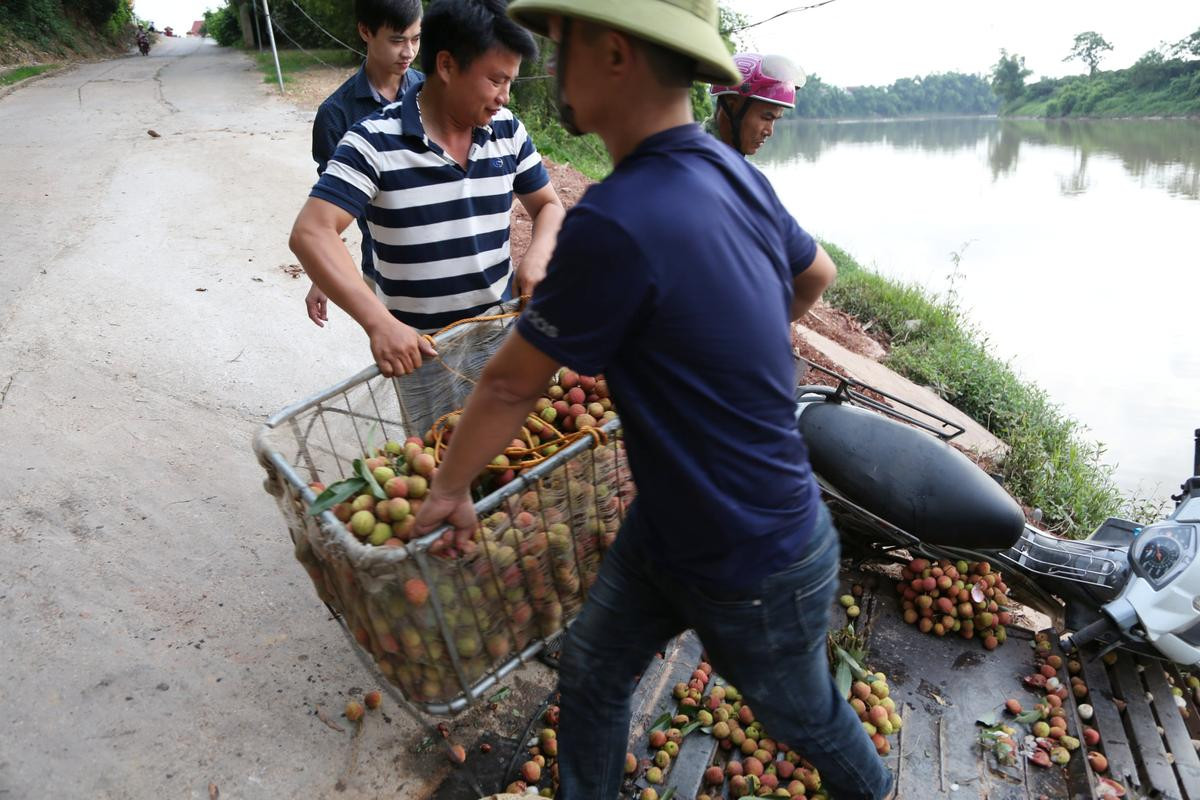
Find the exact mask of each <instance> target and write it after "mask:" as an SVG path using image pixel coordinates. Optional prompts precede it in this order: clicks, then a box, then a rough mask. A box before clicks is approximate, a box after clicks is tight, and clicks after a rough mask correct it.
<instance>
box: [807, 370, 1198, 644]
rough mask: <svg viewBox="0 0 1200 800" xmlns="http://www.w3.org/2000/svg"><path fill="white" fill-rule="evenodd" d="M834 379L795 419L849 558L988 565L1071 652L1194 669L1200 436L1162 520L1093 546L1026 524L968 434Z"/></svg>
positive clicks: (1125, 523) (1100, 533)
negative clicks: (962, 439) (1135, 656)
mask: <svg viewBox="0 0 1200 800" xmlns="http://www.w3.org/2000/svg"><path fill="white" fill-rule="evenodd" d="M822 371H824V370H822ZM829 374H830V375H833V376H834V377H835V378H836V379H837V380H838V382H839V385H838V386H836V387H834V386H821V385H805V386H800V387H798V389H797V391H796V401H797V410H796V415H797V424H798V426H799V428H800V431H801V433H802V434H803V436H804V439H805V442H806V443H807V445H808V450H809V458H810V461H811V463H812V467H813V471H814V473H815V475H816V477H817V481H818V483H819V485H820V487H821V490H822V493H823V495H824V498H825V501H826V504H827V505H828V507H829V509H830V511H831V512H832V514H833V517H834V520H835V521H836V523H837V526H838V529H839V530H840V531H841V534H842V537H843V541H844V542H845V545H844V546H845V548H846V550H847V552H848V553H857V555H858V556H859V557H860V558H861V560H864V561H866V560H880V559H886V558H888V557H894V556H893V551H895V550H899V549H904V550H907V551H908V552H909V554H910V555H912V556H916V555H917V554H920V555H922V556H925V557H928V558H932V559H943V558H945V559H950V560H953V561H958V560H967V561H988V562H990V563H992V564H994V565H995V566H996V567H997V568H999V569H1002V570H1004V572H1005V580H1006V582H1007V583H1008V584H1009V586H1010V589H1011V590H1012V594H1013V595H1015V596H1016V597H1017V598H1019V599H1020V600H1021V601H1022V602H1024V603H1026V604H1027V605H1029V606H1031V607H1033V608H1036V609H1038V610H1040V611H1043V612H1044V613H1046V614H1048V615H1049V616H1050V617H1051V619H1052V620H1054V621H1055V624H1056V627H1060V628H1062V630H1063V631H1066V632H1065V633H1061V632H1060V642H1061V644H1062V645H1063V647H1064V648H1065V649H1068V650H1069V649H1070V648H1072V647H1082V646H1083V645H1085V644H1089V643H1093V642H1095V643H1098V644H1100V645H1101V646H1102V647H1103V648H1104V650H1105V652H1107V650H1109V649H1114V648H1117V647H1120V648H1123V649H1127V650H1131V651H1134V652H1138V653H1141V654H1144V655H1150V656H1153V657H1156V658H1160V659H1167V660H1170V661H1174V662H1176V663H1178V664H1181V665H1185V666H1190V665H1193V664H1200V559H1198V558H1197V546H1198V544H1197V540H1198V538H1200V430H1197V431H1196V433H1195V436H1196V441H1195V455H1194V466H1193V473H1194V474H1193V475H1192V476H1191V477H1189V478H1188V479H1187V480H1186V481H1184V483H1183V485H1182V490H1181V492H1180V493H1179V494H1178V495H1173V496H1172V499H1173V500H1174V501H1175V508H1174V510H1173V511H1172V512H1171V513H1170V515H1169V516H1167V518H1166V519H1163V520H1161V521H1159V522H1155V523H1154V524H1151V525H1145V526H1142V525H1139V524H1137V523H1135V522H1131V521H1129V520H1124V519H1119V518H1115V517H1114V518H1110V519H1108V520H1106V521H1105V522H1104V523H1103V524H1102V525H1100V527H1099V528H1097V529H1096V530H1095V531H1094V532H1093V533H1092V534H1091V535H1090V536H1089V537H1087V538H1086V539H1082V540H1071V539H1064V538H1061V537H1058V536H1055V535H1053V534H1051V533H1048V532H1046V531H1044V530H1041V529H1039V528H1037V527H1035V526H1034V525H1032V524H1030V523H1029V522H1027V521H1026V518H1025V514H1024V512H1023V511H1022V510H1021V507H1020V506H1019V505H1018V504H1017V502H1016V501H1015V500H1013V498H1012V497H1011V496H1010V495H1009V494H1008V493H1007V492H1006V491H1005V490H1004V488H1003V486H1002V485H1001V483H1000V482H999V481H998V480H997V479H995V478H993V477H992V476H991V475H989V474H987V473H986V472H984V471H983V470H982V469H981V468H980V467H978V466H977V465H976V464H975V463H974V462H973V461H971V459H969V458H967V456H966V455H964V454H963V453H962V452H960V451H959V450H957V449H955V447H954V446H953V445H952V444H951V441H952V440H953V439H954V437H956V436H958V435H959V434H961V433H962V432H963V429H962V428H961V427H959V426H957V425H955V424H954V423H952V422H950V421H948V420H945V419H943V418H941V417H938V416H937V415H935V414H931V413H929V412H928V411H925V410H924V409H921V408H919V407H917V406H915V405H913V404H911V403H908V402H905V401H903V400H901V399H900V398H897V397H894V396H891V395H888V394H886V393H884V392H881V391H878V390H876V389H873V388H871V387H869V386H866V385H865V384H861V383H859V382H857V381H853V380H850V379H846V378H843V377H842V376H838V375H834V374H833V373H829Z"/></svg>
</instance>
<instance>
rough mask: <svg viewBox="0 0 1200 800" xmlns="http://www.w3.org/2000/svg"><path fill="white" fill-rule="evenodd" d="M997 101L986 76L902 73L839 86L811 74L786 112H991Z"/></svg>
mask: <svg viewBox="0 0 1200 800" xmlns="http://www.w3.org/2000/svg"><path fill="white" fill-rule="evenodd" d="M999 106H1000V101H999V99H998V98H997V97H996V95H995V93H994V92H993V91H992V87H991V85H990V84H989V82H988V81H987V79H986V78H984V77H983V76H980V75H968V74H965V73H961V72H945V73H938V74H934V75H926V76H924V77H914V78H901V79H899V80H897V81H895V82H893V83H892V84H891V85H890V86H857V87H853V88H847V89H843V88H841V87H838V86H833V85H832V84H828V83H825V82H824V81H822V80H821V78H820V77H819V76H817V75H810V76H809V78H808V81H806V82H805V84H804V87H803V88H802V89H800V91H798V92H797V93H796V109H795V111H794V112H793V113H792V115H791V116H794V117H800V118H808V119H815V118H828V117H904V116H915V115H920V114H994V113H995V112H996V110H997V109H998V108H999Z"/></svg>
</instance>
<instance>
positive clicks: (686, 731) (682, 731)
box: [679, 722, 701, 737]
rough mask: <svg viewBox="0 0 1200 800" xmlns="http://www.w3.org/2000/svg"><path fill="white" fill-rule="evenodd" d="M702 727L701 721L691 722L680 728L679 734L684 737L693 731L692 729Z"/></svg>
mask: <svg viewBox="0 0 1200 800" xmlns="http://www.w3.org/2000/svg"><path fill="white" fill-rule="evenodd" d="M700 727H701V725H700V723H699V722H689V723H688V724H687V725H684V726H683V727H682V728H681V729H680V730H679V735H680V736H683V737H686V736H687V735H688V734H689V733H691V732H692V731H694V730H697V729H698V728H700Z"/></svg>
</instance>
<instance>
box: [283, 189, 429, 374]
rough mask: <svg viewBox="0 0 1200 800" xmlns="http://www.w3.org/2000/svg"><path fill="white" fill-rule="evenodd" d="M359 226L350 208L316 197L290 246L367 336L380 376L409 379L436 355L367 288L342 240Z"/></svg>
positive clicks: (303, 211)
mask: <svg viewBox="0 0 1200 800" xmlns="http://www.w3.org/2000/svg"><path fill="white" fill-rule="evenodd" d="M353 221H354V217H353V216H351V215H350V213H349V212H347V211H345V210H344V209H342V208H339V207H338V206H336V205H334V204H333V203H330V202H327V201H325V200H321V199H319V198H316V197H310V198H308V201H307V202H306V203H305V204H304V207H303V208H302V209H300V214H299V215H298V216H297V217H296V223H295V225H293V226H292V235H291V238H290V239H289V240H288V246H289V247H291V249H292V252H293V253H295V254H296V258H298V259H300V264H301V266H303V267H304V271H305V272H307V273H308V276H309V277H310V278H312V281H313V285H314V286H316V287H317V288H318V289H319V290H320V291H321V292H323V293H324V294H325V295H327V296H328V297H329V299H330V300H332V301H333V302H334V303H336V304H337V305H338V306H339V307H340V308H341V309H343V310H344V311H345V312H346V313H347V314H349V315H350V316H352V317H354V319H355V320H356V321H357V322H358V324H359V325H361V326H362V328H363V330H364V331H366V332H367V335H368V336H369V337H370V338H371V354H372V355H373V356H374V357H375V363H376V364H378V365H379V369H380V371H381V372H382V373H383V374H384V375H387V376H389V377H390V376H393V375H404V374H407V373H409V372H412V371H413V370H414V369H416V368H417V367H419V366H421V356H422V354H424V355H435V353H434V351H433V348H432V347H430V346H429V343H428V342H427V341H425V340H424V339H422V338H421V337H420V336H419V335H418V334H417V332H416V331H415V330H413V329H412V328H410V327H408V326H407V325H405V324H404V323H402V322H400V321H399V320H398V319H396V318H395V317H393V316H392V315H391V312H389V311H388V310H387V308H385V307H384V305H383V303H381V302H379V299H378V298H376V297H375V295H374V294H372V293H371V291H370V289H368V288H367V285H366V284H365V283H363V280H362V277H361V275H360V273H359V270H358V269H357V268H355V266H354V261H353V260H352V259H351V258H350V252H349V251H348V250H347V249H346V245H345V244H344V243H343V242H342V239H341V233H342V231H344V230H346V228H347V227H348V226H349V225H350V223H351V222H353Z"/></svg>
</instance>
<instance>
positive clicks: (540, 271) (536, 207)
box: [516, 183, 566, 295]
mask: <svg viewBox="0 0 1200 800" xmlns="http://www.w3.org/2000/svg"><path fill="white" fill-rule="evenodd" d="M517 199H518V200H520V201H521V205H522V206H524V207H525V211H526V212H528V214H529V218H530V219H531V220H533V236H532V238H531V239H530V242H529V249H528V250H526V251H525V256H524V257H523V258H522V259H521V263H520V264H518V265H517V274H516V286H517V294H520V295H531V294H533V290H534V289H535V288H536V287H537V285H538V284H539V283H541V282H542V279H543V278H545V277H546V266H547V265H548V264H549V263H550V256H551V255H553V253H554V240H555V238H556V237H557V236H558V229H559V228H560V227H561V226H562V221H563V216H565V214H566V212H565V211H563V205H562V200H560V199H559V197H558V192H556V191H555V190H554V185H553V184H551V183H547V184H546V185H545V186H543V187H542V188H540V189H538V190H537V191H535V192H530V193H528V194H519V195H517Z"/></svg>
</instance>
